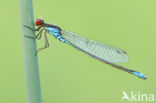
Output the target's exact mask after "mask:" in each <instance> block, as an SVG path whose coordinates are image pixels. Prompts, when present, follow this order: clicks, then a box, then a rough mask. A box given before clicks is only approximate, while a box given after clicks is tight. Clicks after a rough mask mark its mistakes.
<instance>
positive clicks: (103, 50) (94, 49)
mask: <svg viewBox="0 0 156 103" xmlns="http://www.w3.org/2000/svg"><path fill="white" fill-rule="evenodd" d="M61 34H62V37H63V38H64V39H66V40H67V41H69V42H70V43H72V44H73V45H74V46H75V47H76V48H78V49H79V50H81V51H83V52H85V53H87V54H90V55H92V56H93V57H95V58H97V59H100V60H104V61H108V62H113V63H116V62H127V61H128V55H127V53H126V52H125V51H123V50H122V49H119V48H116V47H113V46H111V45H108V44H105V43H102V42H98V41H94V40H90V39H87V38H85V37H83V36H80V35H77V34H75V33H72V32H68V31H65V30H61Z"/></svg>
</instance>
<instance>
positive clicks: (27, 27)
mask: <svg viewBox="0 0 156 103" xmlns="http://www.w3.org/2000/svg"><path fill="white" fill-rule="evenodd" d="M24 27H26V28H28V29H30V30H32V31H39V30H40V28H41V26H39V27H38V28H37V29H34V28H31V27H29V26H26V25H24Z"/></svg>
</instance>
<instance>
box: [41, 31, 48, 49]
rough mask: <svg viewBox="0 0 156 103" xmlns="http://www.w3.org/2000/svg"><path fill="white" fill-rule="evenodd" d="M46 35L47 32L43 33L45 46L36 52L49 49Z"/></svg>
mask: <svg viewBox="0 0 156 103" xmlns="http://www.w3.org/2000/svg"><path fill="white" fill-rule="evenodd" d="M46 33H47V32H46V31H45V32H44V39H45V46H44V47H43V48H39V49H38V51H41V50H43V49H45V48H48V47H49V42H48V39H47V35H46Z"/></svg>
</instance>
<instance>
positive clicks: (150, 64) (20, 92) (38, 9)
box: [0, 0, 156, 103]
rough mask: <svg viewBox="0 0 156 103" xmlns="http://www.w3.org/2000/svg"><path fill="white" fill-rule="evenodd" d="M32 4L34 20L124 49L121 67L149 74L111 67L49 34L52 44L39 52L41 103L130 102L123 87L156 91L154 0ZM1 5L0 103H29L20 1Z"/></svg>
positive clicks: (40, 0) (60, 0)
mask: <svg viewBox="0 0 156 103" xmlns="http://www.w3.org/2000/svg"><path fill="white" fill-rule="evenodd" d="M33 4H34V19H36V18H42V19H44V20H45V22H48V23H52V24H57V25H58V26H60V27H61V28H63V29H65V30H68V31H72V32H75V33H77V34H80V35H82V36H85V37H87V38H90V39H94V40H98V41H103V42H105V43H108V44H111V45H114V46H116V47H120V48H122V49H124V50H125V51H126V52H127V53H128V54H129V57H130V59H129V62H127V63H119V65H122V66H125V67H127V68H131V69H134V70H137V71H140V72H142V73H144V74H145V75H146V76H147V78H148V79H147V80H141V79H139V78H137V77H136V76H133V75H130V74H128V73H125V72H122V71H119V70H117V69H115V68H112V67H110V66H108V65H106V64H104V63H102V62H100V61H97V60H95V59H93V58H91V57H89V56H87V55H85V54H83V53H81V52H80V51H77V50H76V49H74V48H72V47H70V46H68V45H66V44H63V43H60V42H59V41H58V40H56V39H55V38H54V37H52V36H51V35H48V38H49V42H50V47H49V48H48V49H46V50H44V51H42V52H40V53H39V55H38V56H39V69H40V78H41V88H42V96H43V103H130V102H129V101H128V100H123V101H122V100H121V97H122V96H123V94H122V91H125V92H126V93H127V94H128V95H130V94H131V91H134V92H135V93H136V94H137V93H138V91H140V93H141V94H142V93H146V94H154V95H155V94H156V88H155V87H156V83H155V80H156V75H155V73H156V65H155V61H156V60H155V59H156V47H155V44H156V39H155V38H156V6H155V5H156V1H155V0H77V1H74V0H34V1H33ZM0 8H1V9H0V12H1V16H0V18H1V21H0V23H1V25H0V26H1V37H0V46H1V50H0V103H27V97H26V84H25V74H24V64H23V51H22V38H21V31H20V18H19V1H18V0H5V1H2V2H1V3H0ZM43 45H44V41H43V40H41V41H37V46H38V47H42V46H43ZM144 102H145V101H144ZM144 102H141V103H144ZM132 103H133V102H132ZM134 103H135V102H134ZM145 103H147V102H145ZM148 103H150V102H148Z"/></svg>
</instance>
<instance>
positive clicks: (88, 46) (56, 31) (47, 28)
mask: <svg viewBox="0 0 156 103" xmlns="http://www.w3.org/2000/svg"><path fill="white" fill-rule="evenodd" d="M35 25H36V26H38V28H37V29H32V28H30V27H28V26H25V27H27V28H29V29H31V30H33V31H39V32H38V34H37V35H36V36H35V37H30V36H25V37H29V38H35V39H41V35H42V32H43V31H44V37H45V46H44V47H43V48H40V49H38V50H43V49H45V48H47V47H49V43H48V39H47V36H46V34H47V33H49V34H51V35H53V36H54V37H55V38H57V39H58V40H60V41H61V42H63V43H66V44H68V45H71V46H73V47H74V48H76V49H78V50H80V51H82V52H84V53H86V54H88V55H89V56H91V57H93V58H95V59H97V60H100V61H102V62H104V63H106V64H108V65H110V66H112V67H115V68H117V69H119V70H122V71H126V72H128V73H130V74H133V75H135V76H137V77H139V78H142V79H146V76H145V75H144V74H142V73H140V72H137V71H134V70H130V69H127V68H125V67H122V66H119V65H117V64H115V63H117V62H127V61H128V55H127V53H126V52H125V51H123V50H122V49H119V48H116V47H114V46H111V45H108V44H105V43H102V42H98V41H94V40H90V39H87V38H85V37H83V36H80V35H78V34H75V33H72V32H68V31H65V30H62V29H61V28H60V27H58V26H56V25H52V24H47V23H45V22H44V20H42V19H37V20H36V23H35Z"/></svg>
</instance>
